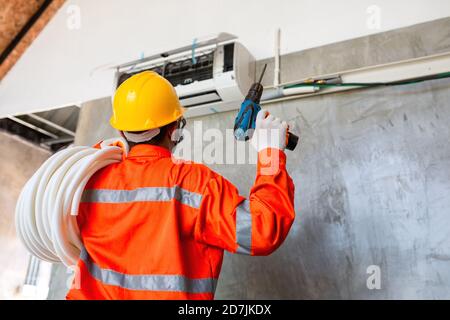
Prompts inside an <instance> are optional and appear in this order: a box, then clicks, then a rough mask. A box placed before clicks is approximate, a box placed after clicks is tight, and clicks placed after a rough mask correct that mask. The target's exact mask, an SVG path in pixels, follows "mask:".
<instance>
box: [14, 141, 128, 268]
mask: <svg viewBox="0 0 450 320" xmlns="http://www.w3.org/2000/svg"><path fill="white" fill-rule="evenodd" d="M113 144H114V145H117V144H119V145H121V146H122V147H118V146H113ZM127 149H128V147H127V145H126V142H125V141H124V140H123V139H111V140H107V141H104V142H103V143H102V145H101V149H96V148H91V147H71V148H68V149H65V150H62V151H60V152H57V153H55V154H54V155H53V156H51V157H50V158H49V159H48V160H47V161H45V162H44V164H43V165H42V166H41V167H40V168H39V169H38V171H36V173H35V174H34V175H33V176H32V177H31V179H30V180H29V181H28V182H27V183H26V185H25V186H24V188H23V189H22V192H21V193H20V196H19V199H18V201H17V205H16V217H15V218H16V230H17V234H18V235H19V238H20V239H21V241H22V242H23V244H24V245H25V247H26V248H27V249H28V251H29V252H30V253H31V254H33V255H35V256H36V257H38V258H40V259H42V260H45V261H49V262H62V263H64V264H65V265H66V266H73V265H75V264H76V263H77V261H78V258H79V255H80V250H81V246H82V243H81V240H80V232H79V230H78V225H77V220H76V216H77V214H78V207H79V204H80V201H81V196H82V194H83V190H84V188H85V186H86V184H87V182H88V181H89V179H90V178H91V177H92V175H93V174H94V173H96V172H97V171H98V170H100V169H102V168H104V167H105V166H107V165H110V164H112V163H116V162H120V161H121V160H122V159H123V156H124V154H125V155H126V153H127V151H128V150H127Z"/></svg>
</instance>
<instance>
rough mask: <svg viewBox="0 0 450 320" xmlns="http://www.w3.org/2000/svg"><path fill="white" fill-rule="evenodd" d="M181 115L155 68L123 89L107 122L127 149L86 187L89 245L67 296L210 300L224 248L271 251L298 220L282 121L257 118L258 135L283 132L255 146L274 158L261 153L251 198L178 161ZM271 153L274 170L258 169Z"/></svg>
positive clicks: (83, 229)
mask: <svg viewBox="0 0 450 320" xmlns="http://www.w3.org/2000/svg"><path fill="white" fill-rule="evenodd" d="M183 112H184V109H183V108H182V106H181V105H180V102H179V100H178V97H177V95H176V92H175V90H174V88H173V87H172V85H171V84H170V83H169V81H167V80H166V79H164V78H163V77H161V76H160V75H158V74H157V73H154V72H150V71H145V72H142V73H139V74H136V75H134V76H132V77H130V78H129V79H127V80H126V81H125V82H123V83H122V84H121V85H120V86H119V88H118V89H117V91H116V94H115V96H114V101H113V115H112V117H111V120H110V124H111V125H112V127H114V128H115V129H117V130H119V131H120V132H121V134H122V135H123V137H125V139H126V140H127V141H128V143H129V145H130V147H131V149H130V151H129V153H128V155H127V156H126V158H125V159H124V160H123V161H121V162H119V163H115V164H111V165H109V166H107V167H105V168H103V169H102V170H100V171H98V172H97V173H96V174H95V175H94V176H93V177H92V178H91V179H90V181H89V182H88V184H87V186H86V189H85V190H84V193H83V197H82V201H81V204H80V209H79V214H78V217H77V222H78V226H79V229H80V234H81V239H82V242H83V248H82V251H81V255H80V260H79V262H78V265H77V269H78V274H77V275H76V276H75V279H76V281H77V285H74V286H73V287H72V289H71V290H70V291H69V293H68V294H67V299H213V298H214V292H215V289H216V285H217V280H218V278H219V274H220V269H221V265H222V260H223V251H224V250H227V251H229V252H232V253H240V254H245V255H253V256H261V255H269V254H270V253H272V252H273V251H274V250H276V249H277V248H278V247H279V246H280V245H281V244H282V242H283V241H284V239H285V238H286V236H287V234H288V232H289V229H290V227H291V225H292V223H293V220H294V216H295V212H294V185H293V182H292V179H291V178H290V177H289V175H288V173H287V171H286V155H285V153H284V151H283V150H284V148H285V143H286V142H285V140H286V139H285V138H284V137H285V135H286V130H287V125H286V123H285V122H281V120H280V119H277V118H275V117H273V116H271V115H269V116H267V114H266V113H264V112H260V113H259V114H258V119H257V122H256V131H255V135H256V134H257V132H258V130H262V129H264V128H267V129H273V130H275V129H277V130H281V132H283V138H281V139H272V140H270V139H269V138H268V135H261V137H264V136H266V137H267V138H261V139H259V141H257V143H255V142H254V144H255V147H256V148H257V150H258V151H259V153H258V157H259V158H260V157H261V155H262V154H263V153H264V154H265V155H266V157H267V158H268V159H265V161H261V159H259V161H258V164H257V173H256V181H255V183H254V185H253V188H252V189H251V191H250V195H249V198H248V199H245V198H244V197H243V196H241V195H239V192H238V190H237V189H236V187H235V186H234V185H233V184H231V183H230V182H229V181H227V180H226V179H225V178H224V177H222V176H220V175H219V174H217V173H215V172H214V171H212V170H210V169H209V168H207V167H206V166H205V165H202V164H196V163H186V162H180V161H173V159H172V155H171V150H172V149H173V148H174V146H175V145H176V144H177V143H178V142H179V141H180V140H181V137H182V136H181V135H180V134H178V135H176V134H175V132H177V131H178V132H179V130H177V129H182V128H183V127H184V125H185V123H186V122H185V120H184V118H183ZM265 116H267V117H265ZM174 136H176V137H175V138H174ZM255 140H256V139H255ZM258 148H259V149H258ZM261 148H264V150H262V149H261ZM271 159H273V160H274V161H273V163H276V164H277V166H278V167H277V170H272V171H271V172H270V171H269V172H270V174H262V173H261V172H262V170H263V169H264V168H267V167H268V166H271V165H273V163H271V161H267V160H271ZM274 280H276V279H274Z"/></svg>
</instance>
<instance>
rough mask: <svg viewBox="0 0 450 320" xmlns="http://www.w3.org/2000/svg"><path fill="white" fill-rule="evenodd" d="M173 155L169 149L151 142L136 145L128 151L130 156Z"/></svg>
mask: <svg viewBox="0 0 450 320" xmlns="http://www.w3.org/2000/svg"><path fill="white" fill-rule="evenodd" d="M171 156H172V153H171V152H170V151H169V150H168V149H166V148H164V147H160V146H154V145H150V144H138V145H135V146H134V147H133V148H131V150H130V152H129V153H128V158H141V157H146V158H167V157H171Z"/></svg>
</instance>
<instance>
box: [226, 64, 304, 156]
mask: <svg viewBox="0 0 450 320" xmlns="http://www.w3.org/2000/svg"><path fill="white" fill-rule="evenodd" d="M266 68H267V64H266V65H264V68H263V71H262V73H261V76H260V78H259V81H258V82H256V83H254V84H253V85H252V86H251V88H250V90H249V91H248V93H247V96H246V97H245V99H244V102H242V104H241V109H240V110H239V113H238V115H237V116H236V119H235V121H234V137H235V138H236V139H237V140H245V141H247V140H249V139H250V138H251V136H252V134H253V130H254V129H255V126H256V115H257V114H258V112H260V111H261V107H260V105H259V103H260V101H261V96H262V94H263V90H264V88H263V86H262V84H261V81H262V79H263V77H264V73H265V72H266ZM250 129H253V130H250ZM297 143H298V136H296V135H295V134H293V133H290V132H289V131H287V133H286V149H288V150H291V151H292V150H294V149H295V147H296V146H297Z"/></svg>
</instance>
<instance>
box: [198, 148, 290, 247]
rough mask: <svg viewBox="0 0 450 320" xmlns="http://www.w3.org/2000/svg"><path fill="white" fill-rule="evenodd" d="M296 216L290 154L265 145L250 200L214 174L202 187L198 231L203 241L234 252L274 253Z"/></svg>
mask: <svg viewBox="0 0 450 320" xmlns="http://www.w3.org/2000/svg"><path fill="white" fill-rule="evenodd" d="M294 217H295V211H294V184H293V182H292V179H291V178H290V177H289V175H288V173H287V171H286V155H285V154H284V152H283V151H280V150H278V149H265V150H262V151H261V152H260V153H259V154H258V165H257V173H256V180H255V183H254V185H253V187H252V189H251V190H250V195H249V199H248V200H247V199H245V198H244V197H242V196H240V195H239V192H238V190H237V189H236V187H235V186H234V185H233V184H232V183H230V182H229V181H227V180H226V179H225V178H223V177H222V176H220V175H218V174H213V176H212V177H211V179H210V180H209V182H208V183H207V184H206V187H205V189H204V191H203V192H202V202H201V204H200V207H199V212H198V215H197V218H196V222H195V230H194V233H195V238H196V240H197V241H200V242H203V243H205V244H208V245H211V246H216V247H219V248H222V249H225V250H227V251H230V252H233V253H241V254H248V255H268V254H270V253H272V252H273V251H275V250H276V249H277V248H278V247H279V246H280V245H281V244H282V243H283V241H284V239H285V238H286V236H287V234H288V232H289V229H290V227H291V225H292V223H293V221H294Z"/></svg>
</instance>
